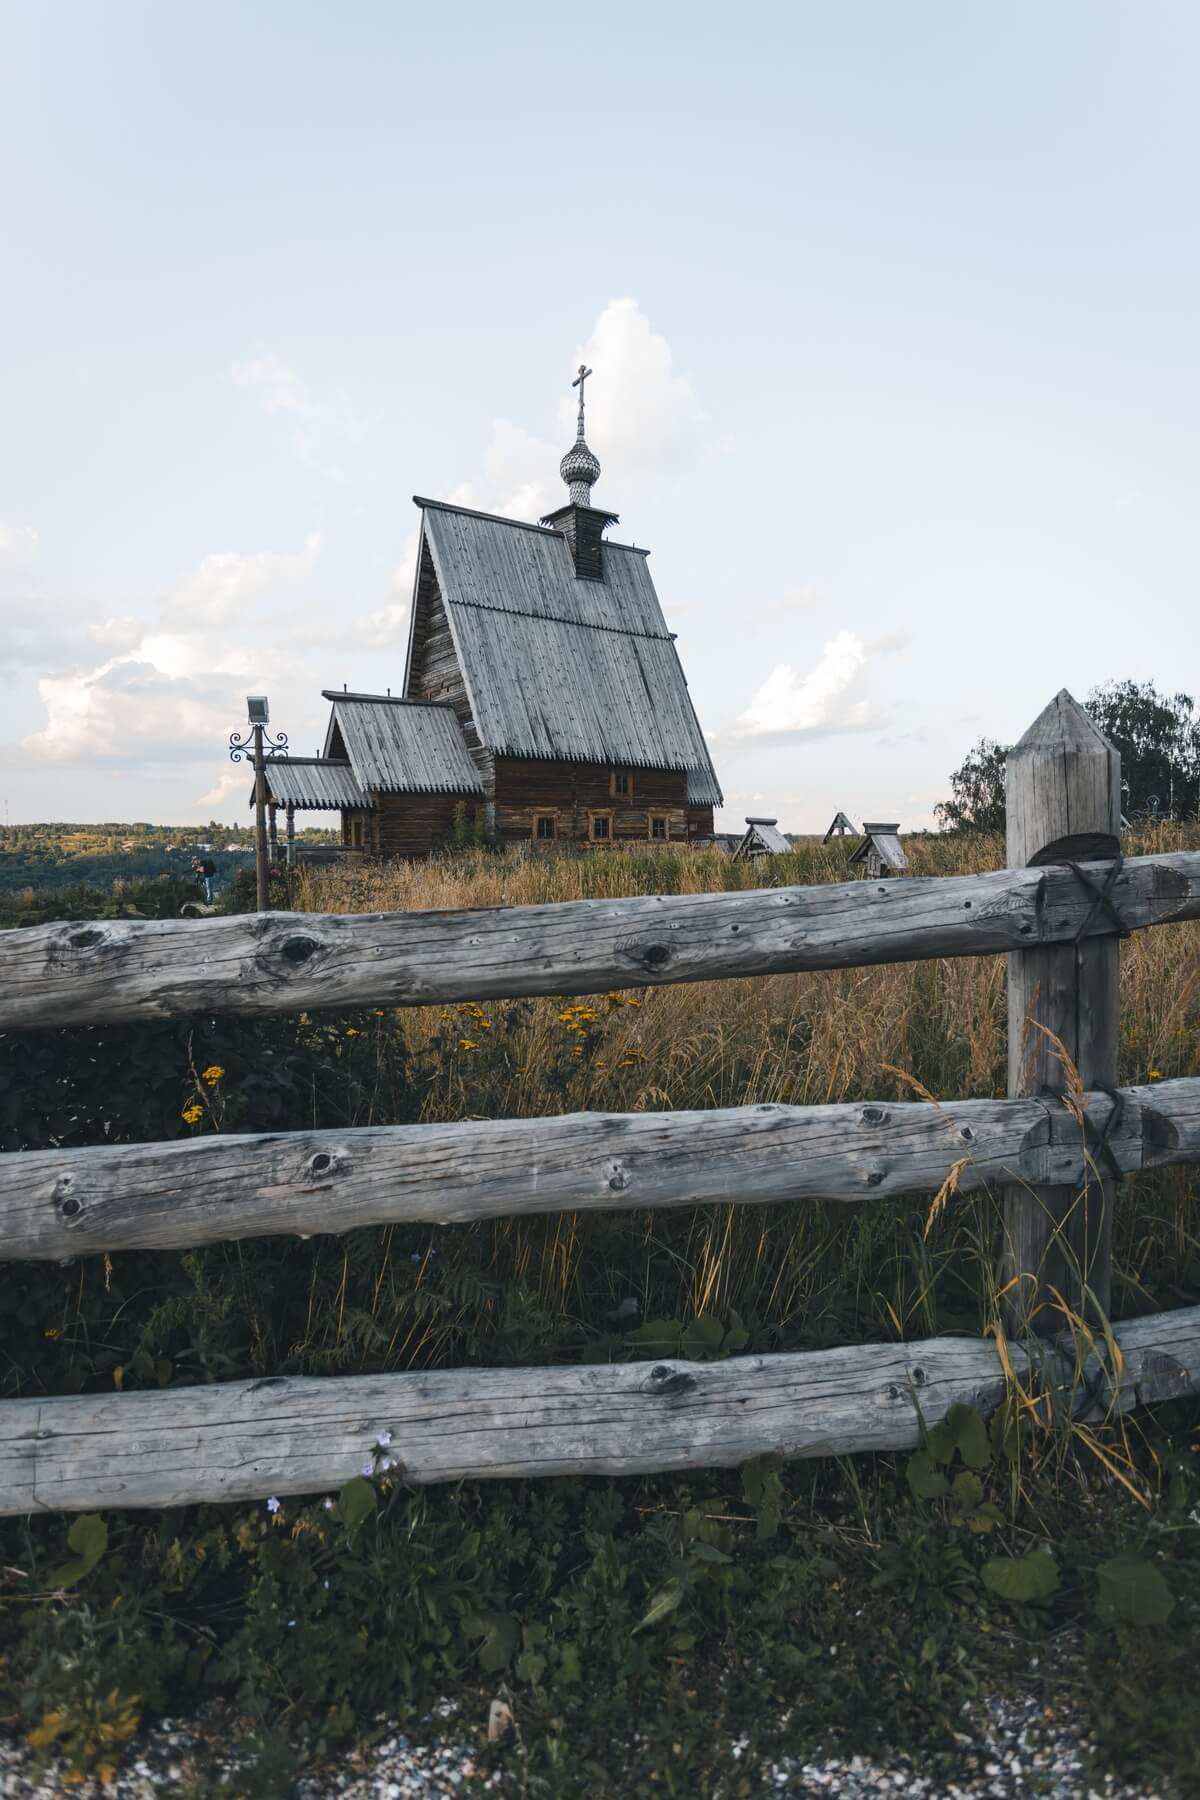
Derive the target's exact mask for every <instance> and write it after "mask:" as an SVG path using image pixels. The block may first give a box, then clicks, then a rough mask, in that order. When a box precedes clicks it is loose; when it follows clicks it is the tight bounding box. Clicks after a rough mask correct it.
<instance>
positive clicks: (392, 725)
mask: <svg viewBox="0 0 1200 1800" xmlns="http://www.w3.org/2000/svg"><path fill="white" fill-rule="evenodd" d="M322 693H323V695H324V697H325V699H326V700H331V701H332V702H333V712H332V714H331V716H330V720H329V730H328V731H327V733H326V735H325V756H326V759H332V760H335V761H342V760H345V761H348V762H349V764H350V767H351V768H352V769H353V771H354V775H355V778H356V780H357V782H358V784H359V786H360V787H362V788H367V789H372V788H375V789H381V790H382V791H383V792H385V793H395V794H482V792H483V782H482V781H481V780H480V777H479V771H478V769H477V768H476V767H475V764H474V763H473V762H472V761H471V758H470V754H469V753H468V750H467V746H466V744H465V742H464V741H463V735H462V731H461V729H460V727H459V723H458V717H457V715H456V713H455V711H454V708H453V707H452V706H446V705H440V704H438V703H437V702H435V701H431V700H400V699H397V698H396V697H395V696H394V695H392V694H347V693H339V692H338V691H337V690H336V689H330V688H324V689H322Z"/></svg>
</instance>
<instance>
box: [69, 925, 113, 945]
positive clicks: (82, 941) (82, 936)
mask: <svg viewBox="0 0 1200 1800" xmlns="http://www.w3.org/2000/svg"><path fill="white" fill-rule="evenodd" d="M68 941H69V943H70V945H71V948H72V949H73V950H90V949H91V948H92V946H93V945H94V944H101V943H103V942H104V933H103V932H102V931H98V930H97V929H96V927H95V926H94V925H92V926H89V927H88V929H87V930H86V931H73V932H72V933H71V936H70V938H69V940H68Z"/></svg>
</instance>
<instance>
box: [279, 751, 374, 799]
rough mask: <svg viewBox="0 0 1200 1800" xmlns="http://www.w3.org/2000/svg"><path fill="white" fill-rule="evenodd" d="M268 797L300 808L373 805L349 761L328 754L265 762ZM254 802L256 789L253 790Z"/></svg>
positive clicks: (291, 757)
mask: <svg viewBox="0 0 1200 1800" xmlns="http://www.w3.org/2000/svg"><path fill="white" fill-rule="evenodd" d="M263 771H264V773H265V775H266V780H267V799H268V800H270V801H273V802H274V804H275V805H276V806H291V807H294V808H295V809H296V810H297V811H301V812H304V811H307V812H336V811H337V810H338V809H339V808H340V807H343V806H354V807H359V806H369V805H370V800H369V798H368V796H367V795H366V794H365V793H364V792H363V790H362V788H361V787H360V786H359V785H358V782H357V781H356V780H355V778H354V771H353V769H352V768H351V767H350V764H349V763H348V762H332V761H330V759H329V758H328V757H324V756H289V757H288V758H287V760H286V761H284V760H283V759H282V758H276V757H271V758H268V760H267V761H266V762H265V763H264V765H263ZM250 804H251V806H253V805H254V789H253V788H251V790H250Z"/></svg>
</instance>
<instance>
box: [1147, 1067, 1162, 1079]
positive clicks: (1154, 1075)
mask: <svg viewBox="0 0 1200 1800" xmlns="http://www.w3.org/2000/svg"><path fill="white" fill-rule="evenodd" d="M1162 1078H1163V1072H1162V1070H1161V1069H1151V1071H1150V1079H1151V1081H1161V1080H1162Z"/></svg>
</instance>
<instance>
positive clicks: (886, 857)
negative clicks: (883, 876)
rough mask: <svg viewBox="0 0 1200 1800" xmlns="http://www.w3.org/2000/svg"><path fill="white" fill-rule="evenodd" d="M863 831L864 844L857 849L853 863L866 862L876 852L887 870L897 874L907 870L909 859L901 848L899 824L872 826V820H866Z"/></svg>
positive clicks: (851, 859)
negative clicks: (892, 870)
mask: <svg viewBox="0 0 1200 1800" xmlns="http://www.w3.org/2000/svg"><path fill="white" fill-rule="evenodd" d="M863 831H864V832H865V833H866V836H865V837H864V838H863V841H862V843H861V844H859V845H858V846H857V847H856V848H855V851H854V854H853V855H852V856H851V858H850V861H851V862H852V863H861V862H866V860H867V857H868V856H869V855H870V853H871V851H872V850H874V851H875V854H876V855H877V856H878V858H879V860H880V863H881V864H882V865H883V867H884V868H885V869H894V870H895V871H896V872H897V874H898V873H899V872H900V870H901V869H907V867H908V858H907V856H905V854H904V852H903V850H902V849H901V848H900V836H899V833H900V826H899V825H898V824H894V825H886V824H879V823H876V824H872V823H871V822H870V820H867V819H864V821H863Z"/></svg>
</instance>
